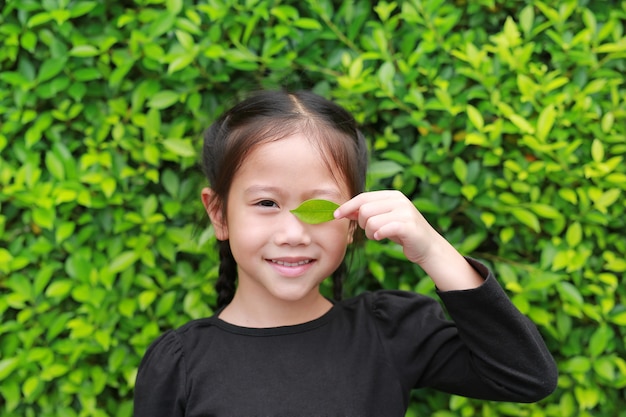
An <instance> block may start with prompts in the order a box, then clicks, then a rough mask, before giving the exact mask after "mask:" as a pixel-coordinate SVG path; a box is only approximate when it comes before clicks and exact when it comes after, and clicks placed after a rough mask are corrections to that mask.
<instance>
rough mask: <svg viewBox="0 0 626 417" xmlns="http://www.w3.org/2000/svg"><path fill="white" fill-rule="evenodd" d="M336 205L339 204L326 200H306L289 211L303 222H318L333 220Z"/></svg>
mask: <svg viewBox="0 0 626 417" xmlns="http://www.w3.org/2000/svg"><path fill="white" fill-rule="evenodd" d="M337 207H339V204H337V203H333V202H332V201H328V200H307V201H305V202H304V203H302V204H300V206H299V207H298V208H296V209H293V210H291V212H292V213H293V214H294V215H295V216H296V217H297V218H299V219H300V220H302V221H303V222H305V223H309V224H318V223H324V222H328V221H331V220H333V219H334V218H335V216H333V213H334V212H335V210H337Z"/></svg>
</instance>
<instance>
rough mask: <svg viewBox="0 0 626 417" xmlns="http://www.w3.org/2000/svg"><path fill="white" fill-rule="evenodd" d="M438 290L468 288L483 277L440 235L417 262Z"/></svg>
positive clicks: (480, 282)
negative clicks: (425, 255) (425, 254)
mask: <svg viewBox="0 0 626 417" xmlns="http://www.w3.org/2000/svg"><path fill="white" fill-rule="evenodd" d="M418 264H419V265H420V266H421V267H422V269H423V270H424V271H425V272H426V273H427V274H428V276H429V277H430V278H431V279H432V280H433V281H434V283H435V285H436V286H437V289H438V290H440V291H455V290H468V289H472V288H477V287H479V286H480V285H482V284H483V282H484V281H485V278H484V277H482V276H481V275H480V274H479V273H478V271H476V270H475V269H474V268H473V267H472V265H470V264H469V262H467V260H466V259H465V258H464V257H463V256H462V255H461V254H460V253H459V252H458V251H457V250H456V249H455V248H454V246H452V245H451V244H450V243H449V242H448V241H446V240H445V239H444V238H443V237H442V236H441V235H437V236H436V237H435V239H434V241H433V242H432V244H431V245H430V247H429V251H428V256H427V257H425V258H424V259H423V260H421V261H420V262H418Z"/></svg>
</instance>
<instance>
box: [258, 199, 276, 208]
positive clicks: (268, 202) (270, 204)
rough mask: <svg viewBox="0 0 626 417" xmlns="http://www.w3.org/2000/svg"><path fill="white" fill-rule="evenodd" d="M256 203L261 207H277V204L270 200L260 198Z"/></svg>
mask: <svg viewBox="0 0 626 417" xmlns="http://www.w3.org/2000/svg"><path fill="white" fill-rule="evenodd" d="M256 205H257V206H261V207H277V206H278V205H277V204H276V203H275V202H273V201H272V200H261V201H259V202H258V203H256Z"/></svg>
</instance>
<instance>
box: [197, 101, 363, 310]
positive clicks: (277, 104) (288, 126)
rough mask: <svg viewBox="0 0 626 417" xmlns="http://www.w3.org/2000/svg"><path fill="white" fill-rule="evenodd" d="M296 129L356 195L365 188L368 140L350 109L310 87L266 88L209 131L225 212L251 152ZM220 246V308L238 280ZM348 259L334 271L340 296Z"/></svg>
mask: <svg viewBox="0 0 626 417" xmlns="http://www.w3.org/2000/svg"><path fill="white" fill-rule="evenodd" d="M297 133H301V134H303V135H304V136H305V137H307V138H308V139H309V140H311V142H312V143H313V144H315V145H316V146H318V147H319V149H320V155H321V157H322V159H323V161H324V163H325V164H326V165H327V166H328V168H329V171H330V172H331V173H332V175H333V176H335V180H336V181H337V182H338V183H341V182H343V183H345V185H346V186H347V187H348V190H349V191H350V193H351V194H352V196H355V195H357V194H359V193H361V192H363V191H364V189H365V175H366V172H367V145H366V143H365V138H364V137H363V135H362V133H361V132H360V131H359V129H358V127H357V124H356V121H355V120H354V117H353V116H352V115H351V114H350V113H349V112H348V111H346V110H345V109H344V108H343V107H341V106H339V105H337V104H335V103H333V102H331V101H329V100H327V99H325V98H323V97H321V96H318V95H316V94H314V93H311V92H308V91H298V92H287V91H262V92H258V93H256V94H254V95H252V96H251V97H249V98H247V99H246V100H244V101H242V102H240V103H239V104H237V105H235V106H234V107H233V108H231V109H230V110H228V111H226V112H225V113H224V114H223V115H222V116H221V117H220V118H219V119H217V120H216V121H215V122H214V123H213V124H212V125H211V126H210V127H209V128H208V129H207V130H206V131H205V134H204V145H203V152H202V168H203V171H204V174H205V176H206V177H207V180H208V181H209V184H210V187H211V189H212V191H213V193H212V196H211V201H210V204H211V205H214V207H218V208H219V209H220V210H221V211H222V215H223V217H224V218H226V205H227V201H228V195H229V191H230V186H231V184H232V182H233V179H234V177H235V174H236V173H237V170H238V169H239V168H240V167H241V165H242V164H243V163H244V161H245V160H246V158H247V157H248V156H249V155H250V154H251V153H252V151H254V150H255V149H256V148H257V147H258V146H260V145H262V144H264V143H268V142H272V141H277V140H281V139H284V138H287V137H289V136H292V135H294V134H297ZM336 171H338V173H337V175H335V172H336ZM356 229H357V228H355V230H356ZM219 248H220V251H219V253H220V272H219V278H218V281H217V283H216V290H217V292H218V308H220V307H223V306H226V305H227V304H228V303H230V301H231V300H232V298H233V297H234V293H235V289H236V280H237V268H236V262H235V260H234V258H233V256H232V252H231V251H230V244H229V242H228V241H221V242H219ZM344 262H345V261H344ZM344 262H342V264H341V265H340V266H339V267H338V268H337V270H336V271H335V272H334V273H333V296H334V297H335V299H337V300H339V299H341V292H342V282H343V279H344V278H345V273H346V266H345V264H344Z"/></svg>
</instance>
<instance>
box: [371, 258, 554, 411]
mask: <svg viewBox="0 0 626 417" xmlns="http://www.w3.org/2000/svg"><path fill="white" fill-rule="evenodd" d="M469 261H470V262H471V263H472V266H473V267H474V268H475V269H476V270H477V271H478V272H479V273H481V274H482V275H483V277H486V278H485V282H484V283H483V284H482V285H481V286H480V287H478V288H475V289H471V290H464V291H447V292H438V294H439V296H440V297H441V299H442V300H443V302H444V304H445V306H446V308H447V310H448V312H449V314H450V316H451V317H452V320H453V321H449V320H447V319H446V318H445V315H444V313H443V309H442V308H441V306H440V305H439V303H438V302H437V301H435V300H432V299H430V298H429V297H424V296H420V295H418V294H410V293H405V294H403V293H401V292H395V293H394V292H383V293H381V294H380V295H379V296H378V297H377V298H376V299H375V300H374V301H373V303H374V305H373V308H374V314H375V315H376V316H377V318H378V319H379V332H380V335H381V336H380V337H381V342H382V343H383V344H384V345H385V349H386V350H387V352H388V355H389V356H390V358H391V359H390V361H391V362H392V363H393V364H394V366H395V367H396V369H397V370H398V375H399V378H400V379H401V380H403V382H404V383H405V384H410V385H411V386H413V387H416V388H418V387H431V388H435V389H438V390H441V391H445V392H449V393H452V394H457V395H462V396H466V397H473V398H480V399H485V400H497V401H515V402H533V401H538V400H540V399H542V398H544V397H546V396H548V395H549V394H550V393H552V391H554V389H555V387H556V382H557V378H558V372H557V368H556V364H555V362H554V359H553V358H552V355H551V354H550V352H549V351H548V349H547V347H546V345H545V343H544V341H543V339H542V338H541V335H540V334H539V332H538V331H537V328H536V327H535V325H534V324H533V323H532V322H531V321H530V320H529V319H528V318H526V317H525V316H524V315H522V314H521V313H520V312H519V311H518V310H517V309H516V308H515V306H514V305H513V304H512V303H511V301H510V300H509V298H508V297H507V295H506V294H505V292H504V290H503V289H502V288H501V287H500V285H499V284H498V282H497V281H496V279H495V277H494V276H493V275H492V274H491V272H490V271H488V270H487V268H485V267H484V266H482V265H481V264H479V263H477V262H475V261H472V260H469Z"/></svg>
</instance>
